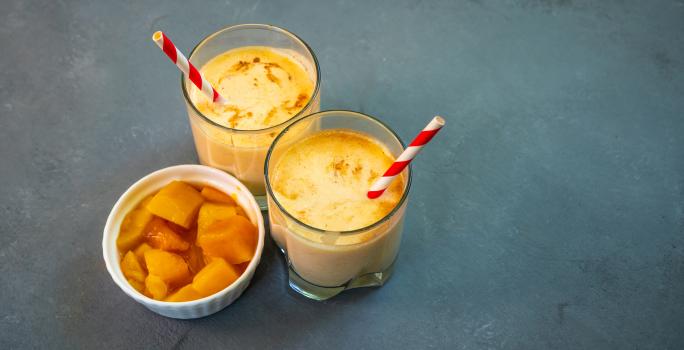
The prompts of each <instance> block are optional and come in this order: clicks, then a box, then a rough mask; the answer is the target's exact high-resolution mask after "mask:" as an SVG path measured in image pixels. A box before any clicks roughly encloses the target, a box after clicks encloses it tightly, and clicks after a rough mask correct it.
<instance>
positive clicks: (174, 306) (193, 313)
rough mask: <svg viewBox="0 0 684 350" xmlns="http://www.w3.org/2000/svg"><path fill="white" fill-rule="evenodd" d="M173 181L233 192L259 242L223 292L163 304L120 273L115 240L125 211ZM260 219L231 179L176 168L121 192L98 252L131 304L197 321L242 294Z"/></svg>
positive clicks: (246, 195)
mask: <svg viewBox="0 0 684 350" xmlns="http://www.w3.org/2000/svg"><path fill="white" fill-rule="evenodd" d="M173 180H181V181H185V182H188V183H191V184H193V185H209V186H212V187H214V188H216V189H218V190H221V191H223V192H225V193H231V194H232V193H235V194H236V196H237V202H238V204H239V205H240V206H241V207H242V208H243V209H244V210H245V213H246V214H247V216H248V217H249V219H250V220H251V221H252V223H253V224H254V225H256V226H257V227H258V229H259V242H258V243H257V249H256V252H255V254H254V258H253V259H252V261H251V262H250V263H249V266H247V269H246V270H245V272H244V273H243V274H242V275H241V276H240V278H238V279H237V280H236V281H235V282H233V284H231V285H230V286H228V287H226V288H225V289H224V290H222V291H220V292H218V293H216V294H213V295H210V296H208V297H206V298H202V299H198V300H193V301H186V302H180V303H176V302H165V301H158V300H154V299H151V298H148V297H146V296H145V295H143V294H141V293H140V292H138V291H137V290H135V289H134V288H133V287H132V286H131V285H130V284H129V283H128V281H127V280H126V278H125V277H124V275H123V272H121V266H120V264H119V260H120V258H119V252H118V250H117V247H116V238H117V236H118V235H119V228H120V227H121V222H122V221H123V219H124V217H125V216H126V214H127V213H128V212H130V211H131V210H132V209H133V208H135V207H136V206H137V205H138V203H140V202H141V201H142V200H143V199H144V198H145V197H147V196H149V195H151V194H153V193H155V192H157V191H159V190H160V189H161V188H162V187H164V186H165V185H166V184H168V183H169V182H171V181H173ZM264 235H265V233H264V218H263V216H262V215H261V210H260V209H259V205H258V204H257V202H256V200H255V199H254V196H252V194H251V193H250V192H249V190H247V188H246V187H245V186H244V185H243V184H242V183H241V182H240V181H238V180H237V179H236V178H234V177H233V176H231V175H229V174H227V173H225V172H223V171H220V170H217V169H214V168H210V167H207V166H203V165H177V166H172V167H168V168H164V169H161V170H157V171H155V172H153V173H151V174H149V175H147V176H145V177H143V178H142V179H140V180H138V181H137V182H136V183H134V184H133V185H132V186H131V187H129V188H128V190H126V192H124V194H123V195H121V197H120V198H119V200H118V201H117V202H116V204H114V208H112V211H111V212H110V213H109V217H108V218H107V223H106V224H105V228H104V235H103V237H102V253H103V255H104V260H105V264H106V265H107V270H108V271H109V274H110V275H111V276H112V279H113V280H114V282H115V283H116V284H117V285H118V286H119V288H121V290H123V291H124V293H126V294H128V296H130V297H131V298H133V299H134V300H135V301H137V302H139V303H141V304H143V305H145V307H147V308H148V309H150V310H152V311H154V312H156V313H158V314H160V315H163V316H166V317H172V318H198V317H204V316H208V315H211V314H213V313H215V312H218V311H220V310H221V309H223V308H225V307H226V306H228V305H230V304H231V303H232V302H233V301H235V299H237V298H238V297H240V295H241V294H242V292H244V291H245V289H246V288H247V286H248V285H249V282H250V281H251V280H252V276H254V271H255V270H256V267H257V265H259V260H260V259H261V252H262V251H263V249H264Z"/></svg>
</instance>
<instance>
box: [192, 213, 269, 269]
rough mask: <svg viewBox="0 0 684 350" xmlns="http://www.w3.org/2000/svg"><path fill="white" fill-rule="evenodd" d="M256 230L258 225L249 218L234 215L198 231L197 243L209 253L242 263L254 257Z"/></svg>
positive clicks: (231, 261) (233, 262)
mask: <svg viewBox="0 0 684 350" xmlns="http://www.w3.org/2000/svg"><path fill="white" fill-rule="evenodd" d="M256 232H257V231H256V227H254V225H252V223H251V222H250V221H249V220H247V218H245V217H243V216H239V215H233V216H231V217H229V218H228V219H226V220H222V221H218V222H215V223H213V224H211V225H209V227H207V228H206V229H204V230H200V231H198V233H197V245H199V246H200V247H202V250H203V251H204V253H205V254H207V255H211V256H217V257H222V258H224V259H226V260H227V261H228V262H229V263H231V264H240V263H243V262H245V261H249V260H251V259H252V256H253V255H254V251H255V249H256V244H257V233H256Z"/></svg>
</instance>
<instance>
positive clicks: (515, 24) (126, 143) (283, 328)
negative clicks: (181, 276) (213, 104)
mask: <svg viewBox="0 0 684 350" xmlns="http://www.w3.org/2000/svg"><path fill="white" fill-rule="evenodd" d="M246 22H257V23H272V24H276V25H280V26H283V27H285V28H288V29H290V30H292V31H294V32H295V33H297V34H298V35H300V36H301V37H302V38H304V39H305V40H306V41H307V42H308V43H309V44H310V45H311V47H312V48H313V49H314V51H315V52H316V54H317V55H318V58H319V60H320V64H321V68H322V73H323V88H322V108H323V109H353V110H358V111H361V112H365V113H368V114H371V115H374V116H377V117H379V118H381V119H382V120H384V121H385V122H387V123H389V124H390V125H391V126H392V127H393V128H395V129H396V131H397V132H398V133H399V134H400V135H401V136H402V137H403V138H404V140H408V139H410V138H411V137H412V136H413V135H415V133H416V132H417V131H418V130H419V129H420V128H421V127H422V126H423V125H424V124H425V123H426V122H427V120H429V118H431V117H432V116H433V115H435V114H442V115H444V116H445V117H446V118H447V119H448V123H447V126H446V129H445V130H443V131H442V132H441V133H440V134H439V135H438V137H436V138H435V139H434V140H433V142H432V143H431V144H430V145H429V146H428V147H427V148H426V149H425V152H424V153H423V154H421V155H420V156H419V157H418V158H417V160H416V162H415V163H414V164H415V165H414V174H415V178H414V179H415V182H414V186H413V188H412V193H411V195H410V203H409V208H408V214H407V217H406V226H405V232H404V238H403V243H402V249H401V252H400V254H399V260H398V263H397V266H396V274H395V275H394V277H393V278H392V279H391V280H390V281H389V283H388V284H387V285H386V286H384V287H383V288H380V289H364V290H355V291H350V292H347V293H344V294H342V295H340V296H339V297H337V298H334V299H332V300H330V301H327V302H314V301H310V300H308V299H305V298H303V297H301V296H299V295H298V294H296V293H294V292H293V291H291V290H290V289H289V288H288V286H287V283H286V275H285V266H284V263H283V259H282V258H281V256H280V255H278V254H276V250H275V249H274V245H273V242H272V241H271V240H270V239H269V240H268V241H267V244H266V249H265V251H264V255H263V258H262V261H261V264H260V265H259V267H258V269H257V272H256V275H255V277H254V280H253V281H252V285H251V287H250V288H249V289H248V290H247V291H246V293H245V294H244V295H243V296H242V297H241V298H240V299H238V300H237V302H235V303H234V304H233V305H231V306H229V307H228V308H227V309H225V310H223V311H221V312H219V313H217V314H215V315H213V316H210V317H207V318H204V319H199V320H189V321H178V320H173V319H167V318H163V317H160V316H158V315H156V314H153V313H152V312H150V311H148V310H147V309H145V308H144V307H143V306H141V305H139V304H137V303H135V302H133V301H132V300H131V299H130V298H129V297H128V296H126V295H125V294H124V293H123V292H122V291H121V290H119V288H118V287H116V285H115V284H114V283H113V281H112V280H111V278H110V276H109V274H108V273H107V271H106V269H105V267H104V263H103V259H102V250H101V247H100V242H101V236H102V228H103V226H104V223H105V219H106V217H107V214H108V213H109V210H110V209H111V207H112V205H113V204H114V202H115V201H116V199H117V198H118V197H119V195H120V194H121V193H122V192H123V191H124V190H125V189H126V188H127V187H128V186H129V185H130V184H132V183H133V182H134V181H136V180H138V179H139V178H140V177H142V176H144V175H146V174H147V173H149V172H151V171H154V170H156V169H160V168H163V167H166V166H170V165H174V164H182V163H196V162H197V157H196V154H195V150H194V146H193V143H192V137H191V134H190V130H189V127H188V121H187V116H186V114H185V111H184V106H183V101H182V97H181V93H180V89H179V73H178V72H177V71H176V69H175V68H174V67H173V66H172V65H171V64H170V63H169V62H168V59H167V58H166V57H164V56H163V55H162V53H161V52H160V51H159V49H158V48H157V47H156V46H155V45H154V43H153V42H152V41H151V39H150V38H151V34H152V32H153V31H155V30H157V29H164V30H165V31H166V32H168V34H169V35H170V36H171V37H172V38H173V39H174V40H175V42H176V43H177V44H178V46H179V47H181V48H182V49H183V50H185V51H186V52H188V51H189V50H190V48H192V47H193V46H194V44H195V43H196V42H197V41H198V40H199V39H200V38H202V37H203V36H205V35H207V34H209V33H211V32H213V31H215V30H217V29H219V28H221V27H224V26H227V25H230V24H236V23H246ZM0 48H1V50H0V65H1V66H2V70H1V71H0V230H1V232H0V286H1V291H0V303H1V304H0V347H2V348H7V349H9V348H15V347H16V348H19V347H20V348H32V347H39V348H98V347H101V346H104V347H106V348H131V349H133V348H169V347H179V348H204V347H207V348H227V349H262V348H269V347H272V348H324V349H328V348H329V349H335V348H346V349H355V348H369V349H376V348H408V349H419V348H449V349H489V348H493V349H498V348H501V349H545V348H546V349H573V348H586V349H599V348H600V349H603V348H605V349H682V348H684V73H683V72H684V1H682V0H673V1H637V0H623V1H580V0H543V1H542V0H520V1H513V0H509V1H494V0H478V1H476V0H471V1H415V2H414V1H410V2H407V1H385V2H373V3H370V2H365V1H364V2H351V1H335V2H322V1H314V0H312V1H305V2H284V1H283V2H266V1H220V2H219V1H211V2H209V1H193V2H192V3H190V2H180V1H178V2H176V3H174V4H171V3H165V2H164V3H159V2H154V3H153V2H149V3H142V2H140V1H130V2H127V3H122V2H119V1H101V2H91V1H70V2H62V1H44V2H42V3H39V2H38V1H22V0H11V1H4V2H3V4H2V10H0Z"/></svg>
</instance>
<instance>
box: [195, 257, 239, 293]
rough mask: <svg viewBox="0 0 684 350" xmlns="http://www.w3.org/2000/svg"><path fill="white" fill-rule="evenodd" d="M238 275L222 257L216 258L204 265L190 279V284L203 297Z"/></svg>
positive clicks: (216, 290) (214, 291) (232, 280)
mask: <svg viewBox="0 0 684 350" xmlns="http://www.w3.org/2000/svg"><path fill="white" fill-rule="evenodd" d="M238 277H240V275H239V274H238V273H237V271H235V268H233V266H231V265H230V264H228V263H227V262H226V261H225V260H223V259H216V260H214V261H212V262H211V263H210V264H209V265H207V266H205V267H204V268H203V269H202V270H201V271H200V272H199V273H198V274H197V275H195V278H194V279H193V280H192V286H193V287H194V288H195V290H196V291H197V292H199V293H200V295H202V296H203V297H206V296H209V295H212V294H214V293H216V292H218V291H220V290H223V289H224V288H226V287H228V286H229V285H230V284H231V283H233V282H235V280H236V279H238Z"/></svg>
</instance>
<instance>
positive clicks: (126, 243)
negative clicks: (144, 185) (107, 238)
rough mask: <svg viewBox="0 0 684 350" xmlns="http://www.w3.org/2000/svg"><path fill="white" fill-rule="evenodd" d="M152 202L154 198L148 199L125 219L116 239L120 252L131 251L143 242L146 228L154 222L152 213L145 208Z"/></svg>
mask: <svg viewBox="0 0 684 350" xmlns="http://www.w3.org/2000/svg"><path fill="white" fill-rule="evenodd" d="M151 200H152V197H148V198H146V199H145V200H144V201H143V202H142V203H141V204H140V205H139V206H138V207H137V208H135V209H133V210H132V211H131V212H130V213H128V214H127V215H126V217H125V218H124V219H123V222H122V223H121V228H120V229H119V236H118V237H117V238H116V246H117V247H118V248H119V250H120V251H124V252H125V251H128V250H131V249H133V248H134V247H135V246H137V245H138V244H140V242H142V240H143V238H144V237H143V234H144V231H145V227H146V226H147V224H148V223H149V222H150V220H152V213H150V212H149V211H148V210H147V209H146V208H145V205H146V204H147V203H149V202H150V201H151Z"/></svg>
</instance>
